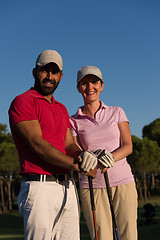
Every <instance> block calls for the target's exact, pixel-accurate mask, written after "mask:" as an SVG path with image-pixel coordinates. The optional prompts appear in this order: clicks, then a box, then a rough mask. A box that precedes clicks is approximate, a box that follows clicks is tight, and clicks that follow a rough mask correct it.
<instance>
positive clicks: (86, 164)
mask: <svg viewBox="0 0 160 240" xmlns="http://www.w3.org/2000/svg"><path fill="white" fill-rule="evenodd" d="M77 160H78V162H79V168H80V170H81V171H82V172H89V171H90V170H92V169H94V168H95V167H96V166H97V164H98V159H97V156H96V155H95V154H94V153H91V152H88V151H84V152H82V153H81V154H80V155H79V157H78V158H77Z"/></svg>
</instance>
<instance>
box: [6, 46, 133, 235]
mask: <svg viewBox="0 0 160 240" xmlns="http://www.w3.org/2000/svg"><path fill="white" fill-rule="evenodd" d="M62 69H63V61H62V58H61V56H60V55H59V53H58V52H57V51H54V50H45V51H43V52H42V53H41V54H40V55H39V56H38V58H37V60H36V66H35V68H34V69H33V77H34V79H35V83H34V87H32V88H31V89H29V90H28V91H27V92H25V93H23V94H21V95H19V96H17V97H16V98H15V99H14V100H13V101H12V103H11V106H10V109H9V121H10V127H11V132H12V136H13V139H14V142H15V145H16V148H17V151H18V154H19V161H20V174H21V175H22V182H21V189H20V193H19V196H18V206H19V211H20V214H21V215H23V218H24V235H25V239H26V240H41V239H43V240H51V239H52V240H79V239H80V236H79V235H80V233H79V203H78V196H77V193H76V189H75V183H74V179H73V177H72V172H73V171H76V172H78V173H79V174H80V198H81V204H82V210H83V214H84V217H85V219H86V222H87V225H88V228H89V232H90V237H91V239H94V225H93V220H92V210H91V204H90V193H89V186H88V176H91V177H92V178H93V188H94V201H95V208H96V221H97V231H98V239H99V240H106V239H108V240H112V239H113V232H112V217H111V212H110V206H109V201H108V196H107V191H106V185H105V181H104V175H103V173H104V172H105V171H107V173H108V177H109V184H110V187H111V195H112V201H113V208H114V213H115V217H116V221H117V225H118V232H119V236H120V239H121V240H136V239H137V227H136V220H137V195H136V188H135V183H134V178H133V175H132V173H131V169H130V166H129V165H128V163H127V161H126V157H127V156H128V155H129V154H131V152H132V141H131V134H130V129H129V122H128V119H127V117H126V115H125V113H124V111H123V110H122V108H120V107H111V106H107V105H105V104H104V103H103V102H101V101H100V100H99V96H100V92H102V91H103V87H104V82H103V78H102V74H101V71H100V70H99V69H98V68H97V67H95V66H84V67H82V68H81V69H79V71H78V74H77V89H78V91H79V92H80V93H81V95H82V97H83V100H84V106H83V107H80V108H79V109H78V111H77V113H76V114H75V115H73V116H72V117H70V119H69V115H68V112H67V110H66V108H65V106H64V105H63V104H61V103H59V102H57V101H56V100H55V99H54V97H53V92H54V91H55V89H56V88H57V87H58V84H59V82H60V81H61V79H62V77H63V72H62ZM99 149H102V150H104V151H103V152H102V154H101V156H100V158H98V159H99V160H97V152H95V151H96V150H99Z"/></svg>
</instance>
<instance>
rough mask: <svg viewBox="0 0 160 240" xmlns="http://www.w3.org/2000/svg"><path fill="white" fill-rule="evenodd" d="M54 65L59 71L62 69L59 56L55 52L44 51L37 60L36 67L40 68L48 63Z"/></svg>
mask: <svg viewBox="0 0 160 240" xmlns="http://www.w3.org/2000/svg"><path fill="white" fill-rule="evenodd" d="M51 62H53V63H56V64H57V66H58V67H59V70H60V71H62V69H63V60H62V57H61V55H60V54H59V53H58V52H57V51H55V50H45V51H43V52H42V53H41V54H40V55H39V56H38V58H37V61H36V65H37V66H39V67H42V66H44V65H46V64H48V63H51Z"/></svg>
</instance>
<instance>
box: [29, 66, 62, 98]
mask: <svg viewBox="0 0 160 240" xmlns="http://www.w3.org/2000/svg"><path fill="white" fill-rule="evenodd" d="M33 76H34V78H35V88H36V90H37V91H38V92H39V93H40V94H42V95H43V96H48V95H52V94H53V92H54V91H55V90H56V88H57V87H58V85H59V82H60V80H61V78H62V76H63V73H62V72H61V71H60V70H59V68H58V66H57V65H56V64H55V63H48V64H46V65H45V66H43V67H38V68H36V69H33Z"/></svg>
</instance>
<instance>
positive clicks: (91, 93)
mask: <svg viewBox="0 0 160 240" xmlns="http://www.w3.org/2000/svg"><path fill="white" fill-rule="evenodd" d="M94 93H95V92H88V93H87V95H93V94H94Z"/></svg>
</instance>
